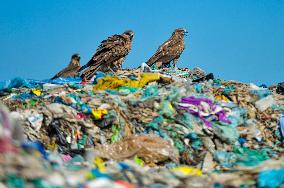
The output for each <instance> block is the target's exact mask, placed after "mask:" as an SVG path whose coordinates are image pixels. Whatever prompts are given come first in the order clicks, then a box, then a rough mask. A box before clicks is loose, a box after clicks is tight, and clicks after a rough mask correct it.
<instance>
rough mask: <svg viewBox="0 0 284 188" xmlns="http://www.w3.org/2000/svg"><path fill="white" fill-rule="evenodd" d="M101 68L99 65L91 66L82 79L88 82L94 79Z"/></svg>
mask: <svg viewBox="0 0 284 188" xmlns="http://www.w3.org/2000/svg"><path fill="white" fill-rule="evenodd" d="M100 67H101V65H100V64H98V65H94V66H90V67H89V68H88V69H87V70H86V71H84V72H83V73H82V74H81V76H80V77H81V78H82V79H85V80H86V81H89V80H91V79H92V77H93V76H94V75H95V73H96V71H97V70H99V68H100Z"/></svg>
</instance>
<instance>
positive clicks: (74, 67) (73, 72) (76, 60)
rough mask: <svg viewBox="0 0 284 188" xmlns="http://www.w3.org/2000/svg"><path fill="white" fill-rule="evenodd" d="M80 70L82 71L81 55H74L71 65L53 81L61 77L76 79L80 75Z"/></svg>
mask: <svg viewBox="0 0 284 188" xmlns="http://www.w3.org/2000/svg"><path fill="white" fill-rule="evenodd" d="M79 69H80V55H79V54H73V55H72V57H71V61H70V63H69V65H68V66H67V67H66V68H65V69H63V70H62V71H60V72H59V73H57V74H56V75H55V76H54V77H52V78H51V79H52V80H53V79H56V78H59V77H76V76H78V75H79Z"/></svg>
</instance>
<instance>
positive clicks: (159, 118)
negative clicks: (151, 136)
mask: <svg viewBox="0 0 284 188" xmlns="http://www.w3.org/2000/svg"><path fill="white" fill-rule="evenodd" d="M163 122H164V118H163V117H162V116H157V117H155V118H154V119H153V120H152V121H151V122H150V123H148V125H147V127H149V128H151V129H153V130H160V125H161V124H162V123H163Z"/></svg>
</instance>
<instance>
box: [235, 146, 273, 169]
mask: <svg viewBox="0 0 284 188" xmlns="http://www.w3.org/2000/svg"><path fill="white" fill-rule="evenodd" d="M233 152H234V153H235V154H237V156H238V161H237V163H236V164H238V165H240V166H256V165H258V164H259V163H261V162H262V161H265V160H267V159H269V158H270V157H269V155H268V154H269V153H270V152H272V151H270V150H267V149H258V150H254V149H250V148H247V147H243V148H242V147H235V148H234V150H233Z"/></svg>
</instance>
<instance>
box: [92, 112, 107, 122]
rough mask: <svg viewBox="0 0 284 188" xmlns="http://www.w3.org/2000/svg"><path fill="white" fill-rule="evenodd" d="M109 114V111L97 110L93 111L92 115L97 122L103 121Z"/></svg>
mask: <svg viewBox="0 0 284 188" xmlns="http://www.w3.org/2000/svg"><path fill="white" fill-rule="evenodd" d="M106 114H108V111H107V109H97V110H92V115H93V117H94V118H95V120H99V119H102V118H103V116H104V115H106Z"/></svg>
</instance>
